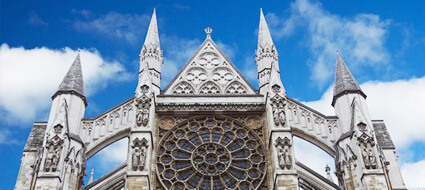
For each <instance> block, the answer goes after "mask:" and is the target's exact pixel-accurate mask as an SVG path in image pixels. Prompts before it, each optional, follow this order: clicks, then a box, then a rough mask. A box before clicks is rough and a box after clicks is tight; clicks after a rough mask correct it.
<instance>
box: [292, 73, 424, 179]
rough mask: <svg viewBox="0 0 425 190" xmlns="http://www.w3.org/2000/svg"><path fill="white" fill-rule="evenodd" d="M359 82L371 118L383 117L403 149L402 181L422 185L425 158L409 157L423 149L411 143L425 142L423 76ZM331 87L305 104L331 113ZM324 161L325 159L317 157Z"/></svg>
mask: <svg viewBox="0 0 425 190" xmlns="http://www.w3.org/2000/svg"><path fill="white" fill-rule="evenodd" d="M360 86H361V88H362V90H363V91H364V92H365V93H366V95H368V98H367V104H368V108H369V111H370V115H371V117H372V119H383V120H384V121H385V123H386V126H387V128H388V131H389V133H390V135H391V138H392V140H393V141H394V143H395V145H396V147H397V151H398V152H399V153H403V154H400V162H402V163H401V171H402V174H403V176H404V179H405V182H406V185H408V186H410V187H414V186H423V185H424V184H423V183H422V182H420V180H419V179H424V178H425V173H424V172H422V171H419V169H418V168H424V167H425V158H419V159H422V161H418V162H411V160H412V158H413V157H415V156H414V155H415V152H417V151H419V152H422V151H423V150H417V149H412V144H413V143H424V142H425V137H424V135H423V134H425V127H424V126H425V118H424V117H423V111H422V108H423V107H425V101H422V99H423V97H425V76H424V77H422V78H412V79H407V80H397V81H390V82H379V81H370V82H366V83H363V84H361V85H360ZM332 90H333V89H332V87H330V88H329V89H328V90H327V91H326V92H325V93H324V94H323V96H322V98H321V99H320V100H317V101H311V102H305V104H307V105H308V106H310V107H312V108H314V109H316V110H318V111H320V112H322V113H325V114H326V115H335V113H334V110H333V108H332V107H331V105H330V104H331V102H332ZM297 155H299V154H297ZM301 156H303V155H301ZM324 162H325V160H321V161H320V163H324ZM313 165H314V164H313ZM316 167H318V166H316ZM415 171H417V172H415Z"/></svg>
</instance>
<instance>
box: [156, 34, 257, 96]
mask: <svg viewBox="0 0 425 190" xmlns="http://www.w3.org/2000/svg"><path fill="white" fill-rule="evenodd" d="M211 31H212V29H208V30H206V31H205V32H206V33H207V37H206V38H205V40H204V42H203V43H202V44H201V45H200V46H199V48H198V49H197V50H196V52H195V53H194V54H193V55H192V57H191V58H190V59H189V60H188V61H187V62H186V64H185V65H184V66H183V68H182V69H180V71H179V72H178V73H177V75H176V76H175V77H174V78H173V79H172V80H171V81H170V83H169V84H168V85H167V87H166V88H165V89H164V93H163V94H165V95H200V94H203V95H220V94H232V95H236V94H247V95H252V94H255V93H256V92H255V90H254V88H253V87H252V85H251V84H250V83H249V82H248V80H247V79H246V78H245V77H244V76H243V75H242V73H241V72H240V71H239V70H238V69H237V68H236V66H235V65H234V64H233V63H232V62H231V61H230V60H229V59H228V58H227V56H226V55H225V54H224V53H223V52H222V51H221V50H220V48H219V47H218V46H217V44H215V42H214V41H213V40H212V38H211Z"/></svg>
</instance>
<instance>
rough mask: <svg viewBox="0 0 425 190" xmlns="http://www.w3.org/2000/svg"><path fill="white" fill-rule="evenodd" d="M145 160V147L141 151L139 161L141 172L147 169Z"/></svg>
mask: <svg viewBox="0 0 425 190" xmlns="http://www.w3.org/2000/svg"><path fill="white" fill-rule="evenodd" d="M145 160H146V153H145V147H142V148H141V149H140V159H139V170H140V171H143V170H144V169H145Z"/></svg>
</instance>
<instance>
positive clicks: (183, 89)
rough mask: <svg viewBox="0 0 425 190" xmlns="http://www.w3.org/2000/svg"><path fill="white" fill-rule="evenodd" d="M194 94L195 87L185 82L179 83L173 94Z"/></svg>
mask: <svg viewBox="0 0 425 190" xmlns="http://www.w3.org/2000/svg"><path fill="white" fill-rule="evenodd" d="M194 93H195V90H194V89H193V87H192V86H191V85H190V84H189V83H187V82H185V81H182V82H180V83H178V84H177V85H176V86H175V87H174V90H173V94H178V95H184V94H194Z"/></svg>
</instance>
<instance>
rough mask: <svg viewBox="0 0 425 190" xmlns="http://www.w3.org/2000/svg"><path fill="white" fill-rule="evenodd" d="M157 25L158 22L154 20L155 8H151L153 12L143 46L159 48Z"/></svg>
mask: <svg viewBox="0 0 425 190" xmlns="http://www.w3.org/2000/svg"><path fill="white" fill-rule="evenodd" d="M157 25H158V24H157V21H156V9H153V14H152V18H151V22H150V23H149V29H148V32H147V34H146V38H145V44H144V46H146V47H153V48H157V49H161V47H160V45H159V34H158V26H157ZM148 49H149V48H148Z"/></svg>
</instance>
